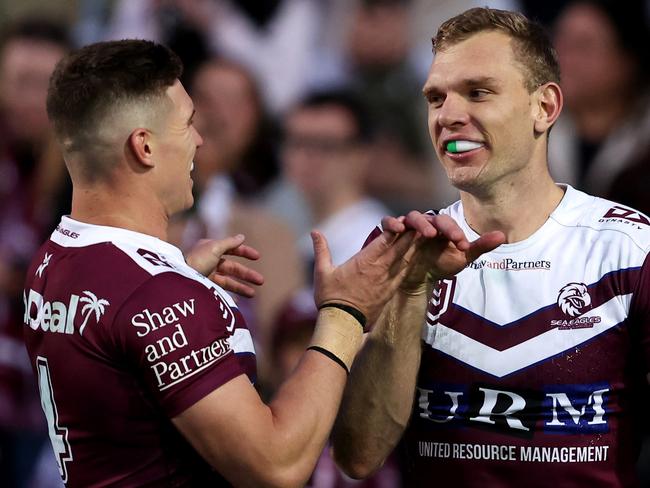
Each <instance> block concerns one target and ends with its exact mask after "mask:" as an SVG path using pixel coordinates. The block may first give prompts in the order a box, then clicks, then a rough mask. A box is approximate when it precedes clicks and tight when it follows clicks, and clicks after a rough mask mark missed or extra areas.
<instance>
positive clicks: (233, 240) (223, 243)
mask: <svg viewBox="0 0 650 488" xmlns="http://www.w3.org/2000/svg"><path fill="white" fill-rule="evenodd" d="M244 239H246V237H244V234H237V235H236V236H230V237H226V238H225V239H219V240H214V241H212V242H211V247H210V250H211V252H212V254H213V255H214V256H218V257H221V256H222V255H224V254H226V253H227V252H230V251H232V250H234V249H236V248H237V247H239V246H241V244H242V243H243V242H244Z"/></svg>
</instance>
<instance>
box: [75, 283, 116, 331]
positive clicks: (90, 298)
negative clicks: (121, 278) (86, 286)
mask: <svg viewBox="0 0 650 488" xmlns="http://www.w3.org/2000/svg"><path fill="white" fill-rule="evenodd" d="M83 294H84V295H86V296H85V297H81V298H80V299H79V301H80V302H82V303H85V305H84V306H83V308H82V309H81V314H82V315H84V314H85V317H84V321H83V323H82V324H81V327H79V334H81V335H83V334H84V329H85V328H86V323H87V322H88V319H89V318H90V316H91V315H92V314H93V312H94V313H95V320H96V321H97V323H99V318H100V317H101V316H102V315H104V312H106V308H105V307H106V306H108V305H110V303H108V300H104V299H103V298H99V299H98V298H97V295H95V294H94V293H93V292H92V291H84V292H83Z"/></svg>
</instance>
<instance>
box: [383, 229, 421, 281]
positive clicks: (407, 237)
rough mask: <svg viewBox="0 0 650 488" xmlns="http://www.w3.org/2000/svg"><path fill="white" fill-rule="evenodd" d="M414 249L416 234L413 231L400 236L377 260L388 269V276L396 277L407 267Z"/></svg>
mask: <svg viewBox="0 0 650 488" xmlns="http://www.w3.org/2000/svg"><path fill="white" fill-rule="evenodd" d="M416 247H417V245H416V233H415V231H408V232H405V233H403V234H402V235H400V236H399V238H398V239H396V240H395V241H394V243H393V244H392V245H391V246H390V247H389V248H387V249H386V252H385V253H384V254H383V255H382V256H380V258H379V259H380V261H383V262H384V263H385V264H386V266H387V267H388V270H389V274H390V276H395V275H397V274H398V273H400V271H401V270H402V269H405V268H407V267H408V266H409V264H410V262H411V260H412V259H413V255H414V254H415V251H416Z"/></svg>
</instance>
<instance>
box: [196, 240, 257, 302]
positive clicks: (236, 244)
mask: <svg viewBox="0 0 650 488" xmlns="http://www.w3.org/2000/svg"><path fill="white" fill-rule="evenodd" d="M244 239H245V238H244V236H243V235H242V234H239V235H236V236H232V237H227V238H225V239H220V240H216V239H201V240H200V241H199V242H198V243H197V244H196V246H194V248H193V249H192V250H191V251H190V252H189V253H188V255H187V256H186V261H187V264H189V265H190V266H191V267H192V268H194V269H195V270H197V271H198V272H199V273H201V274H202V275H203V276H207V277H208V278H210V280H212V281H213V282H215V283H216V284H217V285H219V286H220V287H222V288H223V289H225V290H227V291H230V292H233V293H237V294H238V295H241V296H243V297H247V298H250V297H253V296H255V288H253V286H252V285H261V284H263V283H264V277H263V276H262V275H261V274H260V273H258V272H257V271H255V270H252V269H251V268H249V267H248V266H245V265H243V264H242V263H239V262H237V261H233V260H230V259H226V258H224V256H226V255H230V256H239V257H242V258H245V259H250V260H252V261H255V260H257V259H259V257H260V253H259V252H257V250H256V249H254V248H252V247H250V246H247V245H245V244H244Z"/></svg>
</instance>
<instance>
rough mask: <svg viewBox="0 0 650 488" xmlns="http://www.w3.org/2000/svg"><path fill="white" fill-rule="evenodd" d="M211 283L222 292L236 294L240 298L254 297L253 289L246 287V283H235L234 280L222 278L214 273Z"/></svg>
mask: <svg viewBox="0 0 650 488" xmlns="http://www.w3.org/2000/svg"><path fill="white" fill-rule="evenodd" d="M212 281H214V282H215V283H216V284H217V285H219V286H220V287H221V288H223V289H224V290H226V291H229V292H232V293H236V294H237V295H240V296H242V297H246V298H253V297H254V296H255V288H253V287H252V286H250V285H247V284H246V283H242V282H240V281H237V280H236V279H234V278H231V277H229V276H223V275H219V274H216V273H215V274H214V277H213V278H212Z"/></svg>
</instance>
